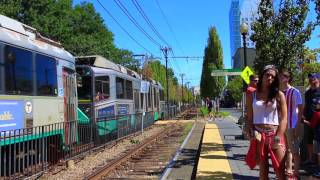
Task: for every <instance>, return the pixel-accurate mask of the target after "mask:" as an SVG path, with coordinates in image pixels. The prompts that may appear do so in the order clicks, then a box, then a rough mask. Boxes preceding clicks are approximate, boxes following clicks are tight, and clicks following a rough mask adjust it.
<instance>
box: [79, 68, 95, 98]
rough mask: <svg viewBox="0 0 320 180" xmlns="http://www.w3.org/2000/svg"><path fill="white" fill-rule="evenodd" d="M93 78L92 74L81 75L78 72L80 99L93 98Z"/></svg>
mask: <svg viewBox="0 0 320 180" xmlns="http://www.w3.org/2000/svg"><path fill="white" fill-rule="evenodd" d="M91 85H92V79H91V76H81V75H80V74H78V73H77V91H78V99H79V100H91V99H92V95H91V92H92V88H91Z"/></svg>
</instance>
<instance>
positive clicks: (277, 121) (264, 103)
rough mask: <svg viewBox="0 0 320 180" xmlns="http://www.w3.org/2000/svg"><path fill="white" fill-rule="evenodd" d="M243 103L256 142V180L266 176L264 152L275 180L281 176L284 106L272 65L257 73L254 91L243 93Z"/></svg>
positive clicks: (283, 163)
mask: <svg viewBox="0 0 320 180" xmlns="http://www.w3.org/2000/svg"><path fill="white" fill-rule="evenodd" d="M247 105H248V110H247V116H248V125H249V134H250V135H251V138H255V140H256V142H257V161H258V162H257V163H258V164H259V167H260V179H268V174H269V163H268V154H270V157H271V161H272V166H273V168H274V170H275V173H276V175H277V177H278V179H285V173H284V165H285V160H284V157H285V152H286V147H285V138H284V137H285V136H284V134H285V131H286V127H287V106H286V100H285V96H284V94H283V93H282V92H281V91H279V78H278V71H277V69H276V68H275V66H273V65H268V66H265V67H264V69H263V71H262V72H260V73H259V81H258V85H257V91H256V92H254V93H252V95H249V96H247Z"/></svg>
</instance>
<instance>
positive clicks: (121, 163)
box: [85, 123, 184, 180]
mask: <svg viewBox="0 0 320 180" xmlns="http://www.w3.org/2000/svg"><path fill="white" fill-rule="evenodd" d="M183 131H184V126H183V125H182V124H180V123H174V124H173V125H171V126H170V127H168V128H166V129H165V130H163V131H161V132H160V133H158V134H156V135H154V136H152V137H150V138H148V139H146V140H145V141H144V142H142V143H141V144H139V145H137V146H136V147H135V148H133V149H131V150H128V151H127V152H126V153H124V154H122V155H121V156H120V157H118V158H117V159H115V160H113V161H112V162H110V163H108V164H107V165H106V166H103V167H100V168H97V169H96V171H94V172H93V173H92V174H90V175H88V176H86V177H85V179H90V180H95V179H118V178H119V179H159V176H160V175H161V174H162V172H163V171H164V169H165V167H166V166H167V164H168V163H169V161H170V160H171V159H172V157H173V156H174V154H175V153H176V150H177V148H178V147H179V146H180V143H181V141H182V136H183Z"/></svg>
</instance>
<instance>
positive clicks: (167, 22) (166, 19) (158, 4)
mask: <svg viewBox="0 0 320 180" xmlns="http://www.w3.org/2000/svg"><path fill="white" fill-rule="evenodd" d="M155 1H156V4H157V6H158V8H159V10H160V12H161V14H162V16H163V18H164V20H165V22H166V24H167V26H168V27H169V30H170V32H171V33H172V35H173V38H174V40H175V41H176V43H177V45H178V47H179V49H180V50H181V52H182V53H183V54H185V52H184V49H183V48H182V46H181V44H180V43H179V41H178V39H177V37H176V35H175V33H174V31H173V28H172V26H171V25H170V23H169V21H168V18H167V17H166V15H165V14H164V12H163V10H162V8H161V6H160V3H159V2H158V0H155Z"/></svg>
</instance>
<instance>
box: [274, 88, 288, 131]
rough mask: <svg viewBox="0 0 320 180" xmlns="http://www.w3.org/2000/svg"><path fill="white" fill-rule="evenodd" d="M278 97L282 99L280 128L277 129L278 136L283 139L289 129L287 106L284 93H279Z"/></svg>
mask: <svg viewBox="0 0 320 180" xmlns="http://www.w3.org/2000/svg"><path fill="white" fill-rule="evenodd" d="M278 97H279V98H280V108H279V112H278V113H279V127H278V129H277V134H276V135H277V136H279V137H282V136H284V133H285V131H286V129H287V123H288V118H287V115H288V113H287V104H286V98H285V96H284V94H283V93H282V92H280V91H279V95H278Z"/></svg>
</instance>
